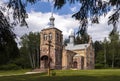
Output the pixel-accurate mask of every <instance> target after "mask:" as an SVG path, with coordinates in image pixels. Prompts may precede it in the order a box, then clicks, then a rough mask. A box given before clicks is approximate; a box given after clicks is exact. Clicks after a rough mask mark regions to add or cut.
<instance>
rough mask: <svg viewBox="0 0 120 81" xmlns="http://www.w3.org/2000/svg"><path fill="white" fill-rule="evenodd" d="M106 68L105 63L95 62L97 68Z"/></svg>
mask: <svg viewBox="0 0 120 81" xmlns="http://www.w3.org/2000/svg"><path fill="white" fill-rule="evenodd" d="M103 68H104V64H100V63H99V64H98V63H97V64H95V69H103Z"/></svg>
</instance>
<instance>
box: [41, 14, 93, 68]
mask: <svg viewBox="0 0 120 81" xmlns="http://www.w3.org/2000/svg"><path fill="white" fill-rule="evenodd" d="M54 20H55V18H54V17H53V15H52V16H51V17H50V27H48V28H45V29H43V30H41V32H40V39H41V41H40V69H47V68H48V67H49V66H50V69H77V70H82V69H94V48H93V46H92V39H91V37H89V42H88V43H85V44H74V38H75V36H74V32H71V34H70V35H69V40H70V42H69V43H68V44H67V46H63V34H62V31H61V30H59V29H58V28H56V27H54Z"/></svg>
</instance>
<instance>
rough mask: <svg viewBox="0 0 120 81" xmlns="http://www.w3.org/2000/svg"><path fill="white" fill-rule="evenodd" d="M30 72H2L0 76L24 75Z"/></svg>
mask: <svg viewBox="0 0 120 81" xmlns="http://www.w3.org/2000/svg"><path fill="white" fill-rule="evenodd" d="M28 71H30V70H29V69H23V70H10V71H0V76H10V75H23V74H24V73H25V72H28Z"/></svg>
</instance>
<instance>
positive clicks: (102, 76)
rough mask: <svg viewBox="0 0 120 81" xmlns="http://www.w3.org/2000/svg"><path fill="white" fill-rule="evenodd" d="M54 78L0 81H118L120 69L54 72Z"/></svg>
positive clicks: (36, 76)
mask: <svg viewBox="0 0 120 81" xmlns="http://www.w3.org/2000/svg"><path fill="white" fill-rule="evenodd" d="M55 72H56V76H50V77H49V76H47V74H46V73H42V74H29V75H14V76H2V77H0V81H120V69H102V70H56V71H55Z"/></svg>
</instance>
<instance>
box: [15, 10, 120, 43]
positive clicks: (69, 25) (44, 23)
mask: <svg viewBox="0 0 120 81" xmlns="http://www.w3.org/2000/svg"><path fill="white" fill-rule="evenodd" d="M110 13H111V12H110ZM110 13H109V14H110ZM71 15H72V14H68V15H58V14H54V17H55V27H57V28H58V29H60V30H62V31H63V36H64V38H66V37H68V36H69V35H70V31H71V29H78V27H79V22H78V21H76V20H75V19H73V18H71ZM50 16H51V13H50V12H49V13H41V12H33V11H32V12H30V13H29V18H28V19H27V22H28V25H29V28H26V27H15V30H14V32H15V33H16V34H17V36H19V37H20V36H22V35H23V34H25V33H29V32H30V31H34V32H40V31H41V30H42V29H44V28H47V27H49V25H48V23H49V18H50ZM107 17H108V15H107V16H106V17H103V16H102V17H101V19H100V24H92V25H89V27H88V33H89V34H90V35H91V37H92V39H93V40H94V41H95V40H103V39H104V37H108V34H109V32H110V31H111V30H112V26H108V25H107V20H108V18H107ZM119 25H120V23H119ZM119 25H118V26H119ZM118 30H120V28H118Z"/></svg>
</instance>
